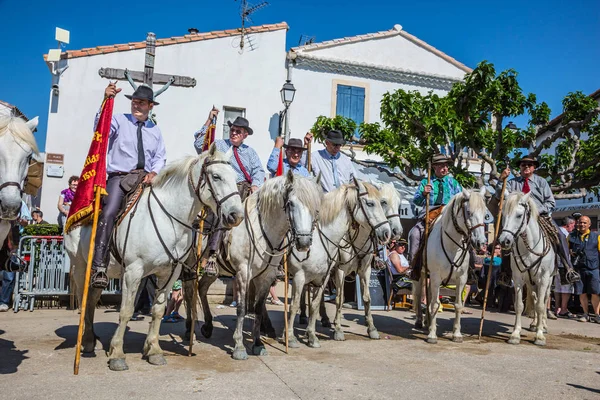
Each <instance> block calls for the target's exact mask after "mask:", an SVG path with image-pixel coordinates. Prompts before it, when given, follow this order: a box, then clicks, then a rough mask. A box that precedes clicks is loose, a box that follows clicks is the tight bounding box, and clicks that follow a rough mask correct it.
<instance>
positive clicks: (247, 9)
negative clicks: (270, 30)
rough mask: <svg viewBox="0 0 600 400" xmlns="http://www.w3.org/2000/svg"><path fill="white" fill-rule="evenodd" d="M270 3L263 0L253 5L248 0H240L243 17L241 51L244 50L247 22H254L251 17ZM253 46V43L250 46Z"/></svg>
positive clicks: (241, 16) (241, 15)
mask: <svg viewBox="0 0 600 400" xmlns="http://www.w3.org/2000/svg"><path fill="white" fill-rule="evenodd" d="M235 1H237V0H235ZM268 5H269V2H267V1H263V2H262V3H259V4H256V5H252V4H250V3H248V1H247V0H240V18H241V19H242V28H241V31H242V36H241V38H240V45H239V47H240V52H243V51H244V40H245V38H246V23H252V19H251V18H250V16H251V15H252V14H253V13H255V12H257V11H258V10H260V9H261V8H264V7H266V6H268ZM250 47H251V48H252V45H251V46H250Z"/></svg>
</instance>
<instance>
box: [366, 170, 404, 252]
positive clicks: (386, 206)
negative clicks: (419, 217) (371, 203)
mask: <svg viewBox="0 0 600 400" xmlns="http://www.w3.org/2000/svg"><path fill="white" fill-rule="evenodd" d="M371 184H372V185H373V186H375V187H376V188H377V190H379V193H381V206H382V207H383V211H384V212H385V216H386V218H387V220H388V221H389V223H390V229H391V231H392V237H391V238H390V240H398V239H400V238H401V237H402V234H403V233H404V228H403V227H402V221H401V220H400V215H401V212H400V208H401V205H402V197H401V196H400V193H398V191H397V190H396V188H395V187H394V184H393V183H391V182H390V183H383V184H380V183H376V182H374V181H371Z"/></svg>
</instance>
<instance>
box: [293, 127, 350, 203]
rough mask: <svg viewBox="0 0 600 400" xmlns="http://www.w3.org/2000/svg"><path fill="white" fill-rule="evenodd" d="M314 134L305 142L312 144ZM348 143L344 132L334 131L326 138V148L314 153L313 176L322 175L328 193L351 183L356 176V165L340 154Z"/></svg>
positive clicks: (323, 185) (324, 188)
mask: <svg viewBox="0 0 600 400" xmlns="http://www.w3.org/2000/svg"><path fill="white" fill-rule="evenodd" d="M311 140H312V134H311V133H307V134H306V136H304V142H305V143H307V142H310V141H311ZM345 143H346V140H345V139H344V135H343V134H342V132H340V131H337V130H332V131H329V132H328V133H327V136H326V138H325V148H324V149H323V150H319V151H315V152H313V153H312V160H311V163H310V164H311V167H312V171H313V174H315V176H319V172H320V173H321V186H322V187H323V190H324V191H325V192H326V193H327V192H330V191H332V190H334V189H336V188H338V187H340V186H341V185H343V184H346V183H350V182H351V181H352V179H353V178H354V177H355V176H356V171H355V170H354V165H353V164H352V161H351V160H350V158H349V157H348V156H346V155H344V154H342V153H341V152H340V149H341V148H342V146H343V145H344V144H345Z"/></svg>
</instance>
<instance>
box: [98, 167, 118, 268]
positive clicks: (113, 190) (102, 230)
mask: <svg viewBox="0 0 600 400" xmlns="http://www.w3.org/2000/svg"><path fill="white" fill-rule="evenodd" d="M124 177H125V176H124V175H114V176H109V178H108V180H107V181H106V191H107V193H108V195H107V196H104V198H103V199H102V212H101V213H100V216H99V217H98V227H97V228H96V244H95V247H94V260H93V263H92V266H93V268H94V269H96V268H97V267H106V265H107V264H108V257H109V252H108V251H109V247H110V235H111V233H112V230H113V227H114V226H115V219H116V218H117V214H118V213H119V210H120V209H121V205H122V203H123V197H125V192H124V191H123V189H121V179H123V178H124Z"/></svg>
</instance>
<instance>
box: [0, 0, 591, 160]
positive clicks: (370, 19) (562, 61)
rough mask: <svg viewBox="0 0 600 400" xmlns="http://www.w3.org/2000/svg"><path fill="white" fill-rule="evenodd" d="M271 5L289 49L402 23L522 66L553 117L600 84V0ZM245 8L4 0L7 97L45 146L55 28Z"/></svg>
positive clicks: (221, 21) (162, 32)
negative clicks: (305, 39)
mask: <svg viewBox="0 0 600 400" xmlns="http://www.w3.org/2000/svg"><path fill="white" fill-rule="evenodd" d="M258 2H259V1H254V3H255V4H256V3H258ZM269 3H270V5H269V6H268V7H266V8H264V9H262V10H260V11H259V12H257V13H256V14H255V15H254V16H253V22H254V25H259V24H267V23H277V22H281V21H286V22H287V23H288V24H289V26H290V29H289V31H288V35H287V40H288V47H291V46H295V45H297V44H298V39H299V38H300V35H302V34H305V35H309V36H315V37H316V40H317V41H324V40H328V39H334V38H340V37H345V36H353V35H357V34H364V33H369V32H376V31H380V30H387V29H390V28H392V27H393V26H394V24H400V25H402V26H403V27H404V29H405V30H406V31H408V32H410V33H411V34H413V35H415V36H417V37H419V38H420V39H422V40H424V41H426V42H428V43H429V44H431V45H433V46H435V47H437V48H438V49H440V50H441V51H443V52H445V53H447V54H449V55H450V56H452V57H454V58H456V59H457V60H459V61H461V62H463V63H465V64H466V65H468V66H470V67H475V66H476V64H477V63H478V62H479V61H481V60H484V59H487V60H489V61H491V62H493V63H494V64H495V65H496V69H497V70H503V69H507V68H514V69H516V70H517V71H518V72H519V78H520V83H521V86H522V87H523V88H524V90H525V91H527V92H533V93H536V94H537V95H538V100H543V101H546V102H547V103H548V104H549V105H550V107H551V109H552V116H556V115H558V114H560V111H561V110H560V108H561V103H560V102H561V99H562V98H563V97H564V95H566V94H567V93H568V92H570V91H576V90H582V91H583V92H585V93H588V94H589V93H591V92H593V91H595V90H596V89H598V88H600V74H599V73H598V71H599V69H600V45H599V43H600V2H599V1H598V0H576V1H570V2H567V1H558V0H527V1H520V2H510V3H502V7H499V6H498V4H499V3H498V2H484V1H480V0H479V1H458V0H456V1H452V0H429V1H428V0H421V1H401V0H400V1H399V0H395V1H390V0H388V1H383V0H370V1H356V0H331V1H327V0H303V1H290V0H269ZM134 6H136V7H140V9H139V10H136V9H134V8H133V7H134ZM125 7H127V9H126V8H125ZM238 9H239V1H238V2H236V1H234V0H213V1H204V0H196V1H185V0H183V1H178V2H176V3H175V2H174V3H170V2H165V1H164V0H162V1H155V0H147V1H145V2H123V1H112V0H104V1H95V2H92V1H89V2H88V1H81V0H59V1H47V0H44V1H42V0H31V1H22V0H0V15H2V16H3V18H2V22H1V23H0V37H1V38H3V39H2V44H1V45H0V50H1V51H0V100H4V101H7V102H9V103H11V104H14V105H17V106H18V107H19V108H20V109H21V110H22V111H23V112H24V113H25V114H26V115H27V116H29V117H33V116H35V115H39V116H40V126H39V128H38V132H37V139H38V143H39V144H40V147H41V148H42V149H43V148H44V146H45V134H46V122H47V114H48V100H49V88H50V73H49V71H48V68H47V67H46V65H45V63H44V61H43V59H42V55H43V54H44V53H46V52H47V51H48V49H49V48H55V47H56V42H55V41H54V28H55V27H56V26H58V27H61V28H64V29H67V30H69V31H71V43H70V44H69V45H68V47H67V48H68V49H72V50H75V49H80V48H84V47H95V46H100V45H109V44H116V43H127V42H134V41H141V40H144V38H145V35H146V32H148V31H153V32H155V33H156V35H157V37H158V38H164V37H170V36H180V35H183V34H185V33H187V29H188V28H191V27H195V28H198V29H199V30H200V31H201V32H205V31H211V30H219V29H231V28H237V27H239V26H240V18H239V14H238ZM517 122H518V123H519V124H524V123H525V122H526V121H520V120H519V121H517ZM82 129H85V127H82Z"/></svg>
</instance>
